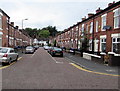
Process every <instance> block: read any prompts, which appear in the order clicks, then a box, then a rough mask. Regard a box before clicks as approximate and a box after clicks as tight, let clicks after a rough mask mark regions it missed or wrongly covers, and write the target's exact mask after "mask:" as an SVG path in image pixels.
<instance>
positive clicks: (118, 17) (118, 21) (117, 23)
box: [114, 8, 120, 28]
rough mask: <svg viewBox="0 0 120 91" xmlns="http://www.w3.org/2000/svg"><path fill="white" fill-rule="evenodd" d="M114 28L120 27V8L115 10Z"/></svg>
mask: <svg viewBox="0 0 120 91" xmlns="http://www.w3.org/2000/svg"><path fill="white" fill-rule="evenodd" d="M114 28H120V8H118V9H116V10H115V11H114Z"/></svg>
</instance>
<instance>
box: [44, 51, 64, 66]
mask: <svg viewBox="0 0 120 91" xmlns="http://www.w3.org/2000/svg"><path fill="white" fill-rule="evenodd" d="M45 52H47V51H45ZM47 54H48V55H49V56H50V57H51V58H52V59H53V61H55V63H56V64H63V62H58V61H56V60H55V58H53V57H52V56H51V55H50V54H49V53H48V52H47Z"/></svg>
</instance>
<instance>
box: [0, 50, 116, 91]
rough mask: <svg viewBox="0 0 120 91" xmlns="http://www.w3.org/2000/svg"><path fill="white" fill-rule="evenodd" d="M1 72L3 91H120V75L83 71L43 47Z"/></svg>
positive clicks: (23, 56)
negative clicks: (119, 84)
mask: <svg viewBox="0 0 120 91" xmlns="http://www.w3.org/2000/svg"><path fill="white" fill-rule="evenodd" d="M1 70H2V89H118V76H112V75H104V74H96V73H93V72H88V71H86V70H81V69H79V67H77V66H76V65H74V64H73V63H72V62H71V61H69V60H68V59H66V57H51V55H49V54H48V53H47V51H46V50H44V49H43V48H39V49H38V50H37V51H36V52H35V53H34V54H25V55H22V58H21V59H20V60H19V61H18V62H16V63H13V64H12V65H10V66H8V67H6V68H3V69H0V71H1ZM108 91H109V90H108Z"/></svg>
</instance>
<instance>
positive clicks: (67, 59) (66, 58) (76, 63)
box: [65, 57, 87, 68]
mask: <svg viewBox="0 0 120 91" xmlns="http://www.w3.org/2000/svg"><path fill="white" fill-rule="evenodd" d="M65 58H66V59H67V61H68V60H69V61H71V62H72V63H75V64H77V65H80V66H81V67H83V68H87V67H85V66H83V65H81V64H79V63H77V62H75V61H73V60H71V59H69V58H67V57H65ZM69 61H68V62H69Z"/></svg>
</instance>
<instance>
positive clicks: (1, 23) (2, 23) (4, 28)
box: [0, 9, 33, 48]
mask: <svg viewBox="0 0 120 91" xmlns="http://www.w3.org/2000/svg"><path fill="white" fill-rule="evenodd" d="M22 31H23V30H20V29H19V27H18V26H15V25H14V22H10V17H9V16H8V15H7V14H6V13H5V12H4V11H3V10H2V9H0V47H13V48H14V47H16V46H26V45H31V44H32V41H33V39H32V38H30V37H29V36H28V35H26V34H25V33H23V32H22Z"/></svg>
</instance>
